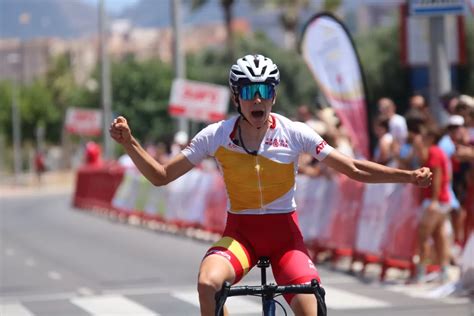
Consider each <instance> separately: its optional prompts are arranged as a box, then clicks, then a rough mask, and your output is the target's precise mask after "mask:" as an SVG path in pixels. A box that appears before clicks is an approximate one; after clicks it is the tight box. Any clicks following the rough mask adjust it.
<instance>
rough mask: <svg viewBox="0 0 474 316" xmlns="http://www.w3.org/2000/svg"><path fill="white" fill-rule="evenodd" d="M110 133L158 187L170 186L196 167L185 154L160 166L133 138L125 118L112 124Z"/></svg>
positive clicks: (118, 119)
mask: <svg viewBox="0 0 474 316" xmlns="http://www.w3.org/2000/svg"><path fill="white" fill-rule="evenodd" d="M109 133H110V136H111V137H112V138H113V139H114V140H115V141H116V142H118V143H119V144H121V145H122V146H123V148H124V149H125V151H126V152H127V154H128V155H129V156H130V158H131V159H132V160H133V162H134V163H135V166H137V168H138V170H140V172H141V173H142V174H143V175H144V176H145V178H147V179H148V180H149V181H150V182H151V183H153V184H154V185H156V186H160V185H165V184H168V183H169V182H171V181H173V180H175V179H176V178H178V177H180V176H182V175H183V174H185V173H186V172H188V171H189V170H191V169H192V168H193V167H194V165H193V164H192V163H191V162H190V161H189V160H188V159H187V158H186V157H185V156H184V155H183V154H178V155H177V156H175V157H174V158H173V159H171V161H169V162H167V163H166V164H164V165H162V164H160V163H159V162H158V161H156V160H155V159H154V158H153V157H152V156H150V155H149V154H148V153H147V152H146V150H145V149H143V147H142V146H141V145H140V143H139V142H138V141H137V140H136V139H135V138H134V137H133V136H132V133H131V131H130V127H129V125H128V123H127V120H126V119H125V118H124V117H123V116H119V117H118V118H116V119H115V120H114V121H113V122H112V124H111V125H110V129H109Z"/></svg>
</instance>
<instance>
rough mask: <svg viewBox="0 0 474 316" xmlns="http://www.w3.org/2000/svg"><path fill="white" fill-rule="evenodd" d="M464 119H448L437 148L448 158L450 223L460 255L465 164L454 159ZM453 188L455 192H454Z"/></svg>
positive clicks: (454, 116)
mask: <svg viewBox="0 0 474 316" xmlns="http://www.w3.org/2000/svg"><path fill="white" fill-rule="evenodd" d="M464 131H465V129H464V118H463V117H462V116H460V115H451V116H450V117H449V119H448V125H447V127H446V132H445V134H444V135H443V137H442V138H441V140H440V141H439V143H438V146H439V147H440V148H441V150H442V151H443V152H444V153H445V154H446V156H447V157H448V163H449V172H450V174H451V181H450V183H449V195H450V201H451V222H452V226H453V233H454V240H455V245H454V246H455V247H456V251H454V252H455V253H456V255H457V254H460V249H458V248H459V246H460V244H461V240H462V239H463V237H462V234H463V222H464V218H465V211H464V209H463V208H462V206H461V203H460V199H462V198H463V195H464V193H463V191H465V190H464V189H463V187H464V182H465V181H464V173H465V170H463V169H465V167H466V165H465V164H461V163H460V162H459V161H458V160H457V159H456V157H455V153H456V145H457V144H459V143H463V140H464V138H465V137H464V136H465V133H464ZM454 187H456V188H457V190H454Z"/></svg>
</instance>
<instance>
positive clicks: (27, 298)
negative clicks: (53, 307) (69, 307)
mask: <svg viewBox="0 0 474 316" xmlns="http://www.w3.org/2000/svg"><path fill="white" fill-rule="evenodd" d="M76 296H77V295H76V293H74V292H61V293H50V294H34V295H23V296H0V302H19V301H21V302H47V301H54V300H68V299H71V298H73V297H76ZM0 315H1V316H3V315H2V314H0Z"/></svg>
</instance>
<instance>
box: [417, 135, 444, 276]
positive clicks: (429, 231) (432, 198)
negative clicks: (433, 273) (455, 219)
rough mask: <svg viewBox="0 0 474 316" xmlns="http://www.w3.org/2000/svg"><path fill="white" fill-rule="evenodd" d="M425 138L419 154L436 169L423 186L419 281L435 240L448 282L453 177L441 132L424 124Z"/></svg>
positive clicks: (426, 163) (421, 139) (422, 137)
mask: <svg viewBox="0 0 474 316" xmlns="http://www.w3.org/2000/svg"><path fill="white" fill-rule="evenodd" d="M420 130H421V138H418V141H417V142H416V144H415V150H416V152H417V156H418V158H419V160H420V162H422V165H423V166H424V167H427V168H430V170H431V171H432V172H433V184H432V185H431V186H430V187H426V188H423V189H422V203H421V211H422V212H421V220H420V226H419V231H418V246H419V256H420V260H419V262H418V264H417V267H416V275H415V280H414V281H415V282H417V283H419V282H423V281H424V278H425V274H426V264H427V261H428V253H429V249H430V243H429V239H430V238H432V239H433V245H434V249H435V251H436V254H437V257H438V263H439V265H440V266H441V273H440V281H442V282H446V281H448V279H449V278H448V273H447V268H448V263H449V241H448V237H447V234H446V231H445V222H446V219H447V215H448V214H449V212H450V210H451V203H450V194H449V183H450V179H451V174H450V172H451V171H450V170H451V169H450V167H449V160H448V157H447V156H446V154H445V153H444V152H443V150H441V148H440V147H439V146H438V145H437V143H438V141H439V139H440V138H441V136H442V135H441V132H440V131H439V130H438V129H437V128H435V127H433V126H427V127H425V126H422V127H421V129H420Z"/></svg>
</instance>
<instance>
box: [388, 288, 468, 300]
mask: <svg viewBox="0 0 474 316" xmlns="http://www.w3.org/2000/svg"><path fill="white" fill-rule="evenodd" d="M440 287H441V286H440V285H436V284H435V285H433V284H414V285H407V284H402V285H390V286H384V287H383V288H384V290H387V291H391V292H396V293H401V294H404V295H407V296H410V297H414V298H423V299H428V300H436V301H437V302H442V303H446V304H465V303H469V302H470V300H469V298H467V297H456V296H442V295H441V294H442V293H440V294H438V293H436V291H437V290H439V288H440Z"/></svg>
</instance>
